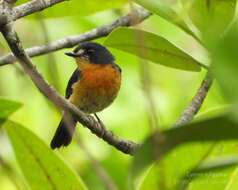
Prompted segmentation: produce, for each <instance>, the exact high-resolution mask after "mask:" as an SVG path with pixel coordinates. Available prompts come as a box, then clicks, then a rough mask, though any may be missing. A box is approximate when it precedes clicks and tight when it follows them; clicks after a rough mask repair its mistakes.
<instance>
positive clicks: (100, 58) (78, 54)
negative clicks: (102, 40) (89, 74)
mask: <svg viewBox="0 0 238 190" xmlns="http://www.w3.org/2000/svg"><path fill="white" fill-rule="evenodd" d="M65 54H66V55H68V56H70V57H74V58H80V59H83V60H86V61H89V62H90V63H93V64H110V63H113V62H114V57H113V55H112V54H111V53H110V52H109V51H108V50H107V48H105V47H104V46H102V45H100V44H98V43H94V42H83V43H80V44H79V45H78V46H77V47H76V48H75V49H74V50H73V52H70V53H65Z"/></svg>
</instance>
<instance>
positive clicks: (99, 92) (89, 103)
mask: <svg viewBox="0 0 238 190" xmlns="http://www.w3.org/2000/svg"><path fill="white" fill-rule="evenodd" d="M120 85H121V74H120V71H119V70H118V69H117V68H116V67H115V66H114V65H113V64H105V65H103V64H90V63H83V64H81V65H80V80H79V81H78V82H76V83H75V84H74V85H73V93H72V95H71V96H70V98H69V101H70V102H72V103H73V104H75V105H77V106H78V107H79V108H80V109H81V110H82V111H84V112H86V113H96V112H99V111H101V110H103V109H104V108H106V107H107V106H109V105H110V104H111V103H112V102H113V100H114V99H115V98H116V96H117V94H118V91H119V89H120Z"/></svg>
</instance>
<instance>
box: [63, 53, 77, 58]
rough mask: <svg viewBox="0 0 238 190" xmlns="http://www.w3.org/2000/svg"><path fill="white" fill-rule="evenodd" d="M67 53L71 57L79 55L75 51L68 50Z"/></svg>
mask: <svg viewBox="0 0 238 190" xmlns="http://www.w3.org/2000/svg"><path fill="white" fill-rule="evenodd" d="M65 55H67V56H69V57H77V55H76V54H75V53H72V52H66V53H65Z"/></svg>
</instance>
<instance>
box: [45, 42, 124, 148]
mask: <svg viewBox="0 0 238 190" xmlns="http://www.w3.org/2000/svg"><path fill="white" fill-rule="evenodd" d="M65 54H66V55H67V56H70V57H73V58H74V59H75V61H76V63H77V65H78V68H77V69H76V70H75V71H74V72H73V74H72V76H71V78H70V79H69V82H68V85H67V88H66V98H67V99H68V100H69V102H71V103H72V104H74V105H75V106H77V107H78V108H79V109H80V110H82V111H83V112H85V113H87V114H95V116H96V117H97V115H96V113H97V112H100V111H102V110H103V109H104V108H106V107H108V106H109V105H110V104H111V103H112V102H113V100H114V99H115V98H116V96H117V94H118V91H119V89H120V85H121V69H120V67H119V66H118V65H116V64H115V62H114V61H115V60H114V57H113V55H112V54H111V53H110V52H109V51H108V50H107V49H106V48H105V47H104V46H102V45H100V44H97V43H92V42H83V43H81V44H79V46H78V47H76V48H75V49H74V50H73V52H70V53H65ZM97 119H98V117H97ZM76 123H77V118H76V117H75V116H73V115H72V114H70V113H67V112H64V114H63V116H62V119H61V121H60V123H59V126H58V128H57V130H56V132H55V135H54V137H53V139H52V141H51V144H50V145H51V148H52V149H55V148H59V147H61V146H67V145H68V144H69V143H70V142H71V140H72V135H73V132H74V129H75V126H76Z"/></svg>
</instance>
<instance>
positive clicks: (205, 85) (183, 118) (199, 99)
mask: <svg viewBox="0 0 238 190" xmlns="http://www.w3.org/2000/svg"><path fill="white" fill-rule="evenodd" d="M212 82H213V78H212V77H211V76H210V72H209V71H208V72H207V73H206V76H205V77H204V79H203V81H202V83H201V85H200V87H199V89H198V90H197V93H196V94H195V96H194V97H193V99H192V101H191V102H190V104H189V105H188V106H187V108H186V109H185V110H184V111H183V113H182V114H181V115H180V117H179V118H178V120H177V121H176V123H175V126H180V125H184V124H186V123H188V122H190V121H191V120H192V119H193V118H194V116H195V115H196V114H197V112H198V111H199V110H200V108H201V106H202V103H203V101H204V100H205V98H206V96H207V93H208V91H209V89H210V87H211V86H212Z"/></svg>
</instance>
